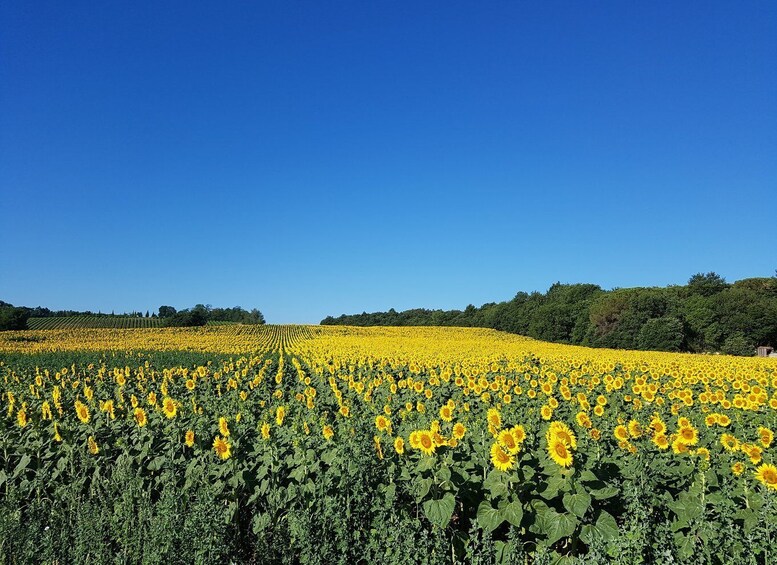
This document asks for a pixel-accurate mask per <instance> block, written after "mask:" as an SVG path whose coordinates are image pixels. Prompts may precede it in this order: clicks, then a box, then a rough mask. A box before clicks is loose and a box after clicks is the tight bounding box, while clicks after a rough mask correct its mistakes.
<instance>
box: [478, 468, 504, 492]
mask: <svg viewBox="0 0 777 565" xmlns="http://www.w3.org/2000/svg"><path fill="white" fill-rule="evenodd" d="M504 477H505V474H504V473H503V472H502V471H497V470H496V469H494V470H493V471H491V472H490V473H489V474H488V476H487V477H486V480H485V481H483V488H484V489H486V490H487V491H489V492H490V493H491V497H492V498H499V497H502V496H506V495H507V485H506V484H505V481H504Z"/></svg>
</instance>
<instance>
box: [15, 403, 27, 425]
mask: <svg viewBox="0 0 777 565" xmlns="http://www.w3.org/2000/svg"><path fill="white" fill-rule="evenodd" d="M16 423H17V424H18V425H19V427H20V428H23V427H24V426H26V425H27V410H26V406H25V405H24V404H22V407H21V408H19V411H18V412H17V413H16Z"/></svg>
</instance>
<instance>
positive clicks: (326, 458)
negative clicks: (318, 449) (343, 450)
mask: <svg viewBox="0 0 777 565" xmlns="http://www.w3.org/2000/svg"><path fill="white" fill-rule="evenodd" d="M335 459H337V450H335V449H330V450H328V451H324V453H322V454H321V461H323V462H324V463H326V464H327V465H331V464H332V463H333V462H334V461H335Z"/></svg>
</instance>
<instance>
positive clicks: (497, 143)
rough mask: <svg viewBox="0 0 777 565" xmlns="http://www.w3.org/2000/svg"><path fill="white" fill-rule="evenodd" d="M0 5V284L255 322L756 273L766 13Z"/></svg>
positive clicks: (763, 222)
mask: <svg viewBox="0 0 777 565" xmlns="http://www.w3.org/2000/svg"><path fill="white" fill-rule="evenodd" d="M157 4H160V3H151V2H133V3H130V4H121V3H114V2H105V3H94V2H89V3H86V2H67V3H61V2H22V1H11V2H3V3H2V5H0V210H2V217H3V223H2V227H0V230H1V231H0V233H1V234H2V235H1V236H0V257H1V258H2V266H0V299H1V300H5V301H6V302H11V303H13V304H20V305H29V306H34V305H44V306H48V307H50V308H56V309H60V308H67V309H91V310H95V311H96V310H102V311H111V310H116V311H125V310H142V311H145V310H147V309H148V310H155V309H156V308H157V307H158V306H159V305H161V304H170V305H173V306H175V307H177V308H184V307H188V306H192V305H194V304H195V303H206V304H208V303H209V304H212V305H214V306H234V305H241V306H244V307H246V308H253V307H256V308H259V309H260V310H262V312H264V314H265V316H266V318H267V320H268V321H269V322H274V323H283V322H312V323H317V322H318V321H319V320H321V319H322V318H323V317H324V316H326V315H328V314H332V315H339V314H341V313H355V312H361V311H365V310H366V311H374V310H387V309H389V308H391V307H394V308H396V309H397V310H401V309H406V308H413V307H428V308H446V309H447V308H463V307H465V306H466V305H467V304H469V303H473V304H475V305H480V304H482V303H484V302H492V301H501V300H507V299H510V298H512V296H514V294H515V293H516V292H517V291H519V290H526V291H532V290H543V291H544V290H545V289H547V287H548V286H550V284H552V283H553V282H555V281H561V282H593V283H597V284H600V285H601V286H603V287H604V288H611V287H616V286H617V287H627V286H638V285H639V286H641V285H648V286H650V285H661V286H663V285H667V284H683V283H685V282H686V281H687V279H688V278H689V277H690V276H691V275H692V274H694V273H696V272H699V271H704V272H706V271H716V272H718V273H720V274H721V275H723V276H724V277H726V278H727V279H728V280H730V281H733V280H737V279H740V278H745V277H751V276H771V275H773V274H774V272H775V269H777V253H776V251H777V219H776V218H777V217H776V216H775V210H777V71H775V69H777V4H775V3H774V2H756V3H751V2H738V3H731V2H686V3H681V4H682V5H677V3H670V2H658V3H623V2H597V3H573V2H560V3H556V2H541V3H540V2H537V3H532V4H528V3H518V2H490V3H474V2H444V3H443V2H439V3H417V2H412V3H410V2H408V3H397V2H305V1H300V2H293V3H289V2H262V3H249V2H245V3H238V2H236V3H228V4H229V6H220V5H218V3H199V2H172V3H162V4H164V5H163V6H159V5H157Z"/></svg>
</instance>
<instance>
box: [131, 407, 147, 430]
mask: <svg viewBox="0 0 777 565" xmlns="http://www.w3.org/2000/svg"><path fill="white" fill-rule="evenodd" d="M133 415H134V416H135V421H136V422H137V423H138V426H140V427H141V428H142V427H143V426H145V425H146V424H147V423H148V418H147V417H146V411H145V410H143V409H142V408H140V407H138V408H135V411H134V412H133Z"/></svg>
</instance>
